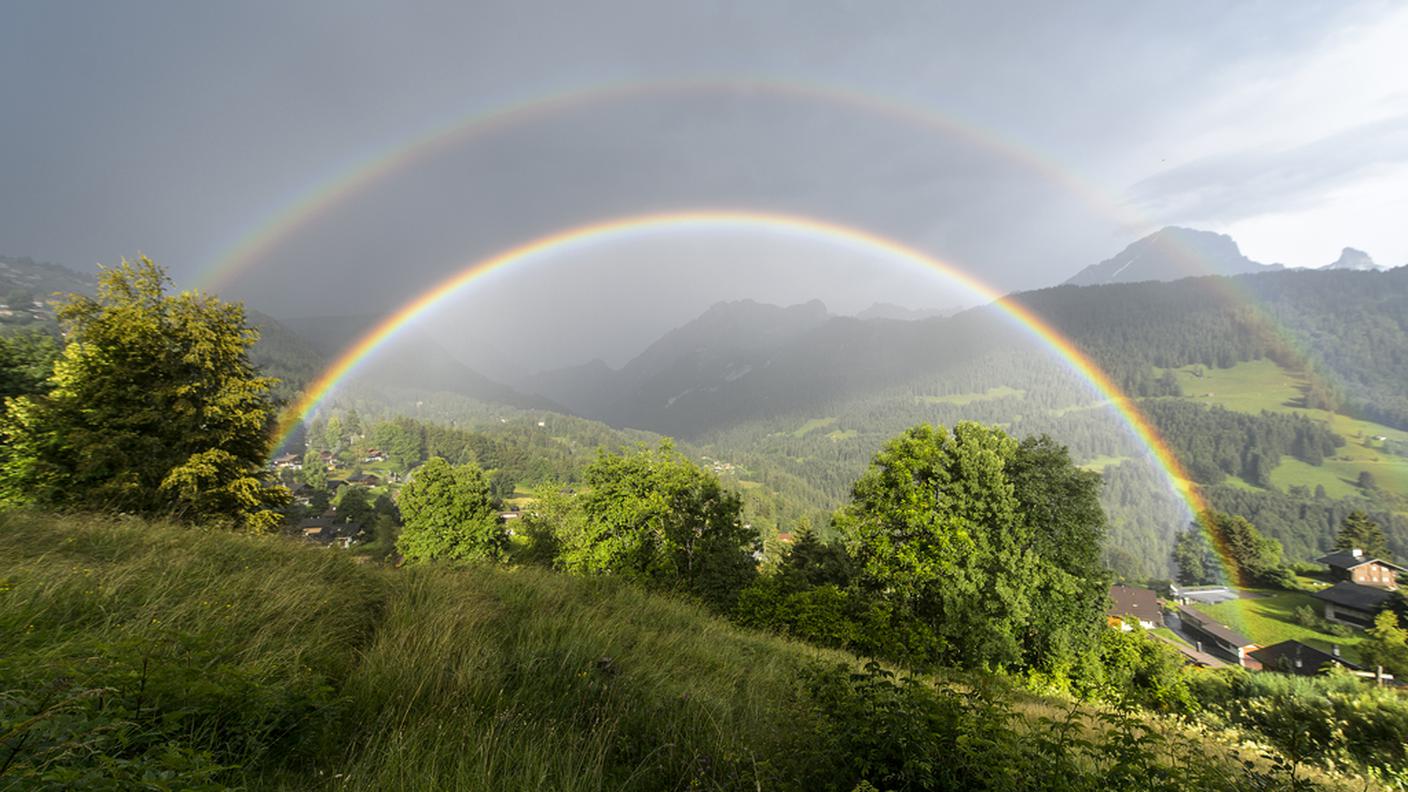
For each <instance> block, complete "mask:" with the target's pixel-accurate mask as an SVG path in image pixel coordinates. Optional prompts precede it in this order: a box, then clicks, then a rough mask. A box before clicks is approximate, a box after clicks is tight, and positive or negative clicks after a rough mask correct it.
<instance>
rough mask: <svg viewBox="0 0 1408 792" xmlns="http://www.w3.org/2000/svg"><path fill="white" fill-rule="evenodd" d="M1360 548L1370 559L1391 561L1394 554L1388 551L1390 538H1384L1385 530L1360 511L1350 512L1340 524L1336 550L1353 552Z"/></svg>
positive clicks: (1336, 538)
mask: <svg viewBox="0 0 1408 792" xmlns="http://www.w3.org/2000/svg"><path fill="white" fill-rule="evenodd" d="M1355 548H1358V549H1360V550H1363V551H1364V554H1365V555H1366V556H1368V557H1370V558H1382V559H1384V560H1391V559H1392V558H1393V556H1392V554H1390V553H1389V550H1388V537H1387V536H1384V529H1382V528H1380V527H1379V524H1378V523H1376V522H1374V521H1373V519H1371V518H1370V517H1369V515H1367V514H1365V513H1364V512H1362V511H1359V510H1358V509H1355V510H1354V511H1352V512H1350V513H1349V515H1348V516H1346V517H1345V518H1344V522H1343V523H1341V524H1340V530H1339V533H1338V534H1336V535H1335V549H1336V550H1353V549H1355Z"/></svg>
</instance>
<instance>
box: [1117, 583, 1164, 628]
mask: <svg viewBox="0 0 1408 792" xmlns="http://www.w3.org/2000/svg"><path fill="white" fill-rule="evenodd" d="M1105 617H1106V619H1107V620H1108V621H1109V623H1110V626H1111V627H1116V626H1117V627H1119V628H1120V629H1122V630H1129V629H1131V627H1130V625H1129V621H1131V620H1133V621H1137V622H1139V624H1140V626H1142V627H1143V628H1144V629H1146V630H1152V629H1154V628H1155V627H1162V626H1163V625H1164V609H1163V607H1162V606H1160V605H1159V595H1157V594H1155V593H1154V592H1153V591H1152V590H1151V589H1146V588H1135V587H1133V586H1121V585H1115V586H1111V587H1110V607H1109V608H1107V609H1106V610H1105Z"/></svg>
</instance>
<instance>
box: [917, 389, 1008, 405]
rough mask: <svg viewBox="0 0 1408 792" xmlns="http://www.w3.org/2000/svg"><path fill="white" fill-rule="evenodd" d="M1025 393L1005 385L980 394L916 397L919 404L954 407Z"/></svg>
mask: <svg viewBox="0 0 1408 792" xmlns="http://www.w3.org/2000/svg"><path fill="white" fill-rule="evenodd" d="M1026 395H1027V392H1026V391H1024V390H1021V389H1019V388H1011V387H1008V386H1006V385H998V386H997V387H995V388H988V389H987V390H985V391H983V392H982V393H950V394H948V395H946V396H918V397H916V398H917V399H918V401H919V403H920V404H952V405H954V406H956V407H962V406H964V405H968V404H972V403H973V402H980V401H993V400H995V399H1005V398H1007V397H1009V396H1015V397H1018V398H1020V397H1022V396H1026Z"/></svg>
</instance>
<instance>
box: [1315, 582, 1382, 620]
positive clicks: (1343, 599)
mask: <svg viewBox="0 0 1408 792" xmlns="http://www.w3.org/2000/svg"><path fill="white" fill-rule="evenodd" d="M1310 596H1312V597H1314V598H1316V599H1318V600H1320V602H1322V603H1324V606H1325V618H1326V619H1329V620H1330V621H1333V622H1339V623H1341V624H1349V625H1352V626H1355V627H1372V626H1373V624H1374V617H1375V616H1378V615H1379V611H1381V610H1383V609H1384V608H1387V607H1388V606H1389V605H1390V604H1391V603H1392V602H1393V600H1394V597H1395V594H1394V592H1392V591H1389V590H1388V589H1383V588H1377V587H1374V586H1362V585H1360V584H1358V583H1351V582H1349V581H1340V582H1339V583H1336V584H1335V585H1333V586H1331V587H1329V588H1327V589H1321V590H1320V591H1317V592H1315V593H1313V594H1311V595H1310Z"/></svg>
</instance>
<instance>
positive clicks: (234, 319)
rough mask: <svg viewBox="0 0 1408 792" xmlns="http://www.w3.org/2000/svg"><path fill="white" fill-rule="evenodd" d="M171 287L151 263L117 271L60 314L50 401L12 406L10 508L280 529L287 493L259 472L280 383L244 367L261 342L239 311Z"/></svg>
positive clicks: (7, 465) (8, 424)
mask: <svg viewBox="0 0 1408 792" xmlns="http://www.w3.org/2000/svg"><path fill="white" fill-rule="evenodd" d="M169 285H170V282H169V280H168V278H167V277H166V274H165V272H164V271H162V270H161V268H159V267H157V266H156V265H155V264H153V263H152V262H151V260H149V259H147V258H142V259H140V260H139V261H138V262H137V263H136V264H131V263H128V262H126V261H124V262H123V263H122V264H121V266H118V267H116V268H113V269H110V270H107V271H106V272H104V273H103V275H102V277H101V278H100V279H99V284H98V294H97V297H96V298H92V297H87V296H83V295H70V296H69V297H68V298H67V299H66V300H65V301H64V302H63V303H61V304H60V306H59V308H58V318H59V322H60V324H61V326H62V328H63V332H64V341H65V346H64V349H63V352H62V354H61V355H60V356H59V358H58V360H57V361H56V362H55V363H54V368H53V374H52V375H51V377H50V379H49V383H48V385H49V387H48V389H47V391H46V392H44V393H40V394H33V395H28V396H20V397H18V398H12V399H9V400H8V401H7V404H6V414H5V417H4V420H3V426H0V430H2V431H3V434H4V437H5V440H6V444H7V448H6V449H5V459H4V464H3V467H0V492H3V494H4V497H5V498H6V499H8V500H10V501H12V502H15V501H18V502H33V503H37V504H41V505H46V506H54V507H61V508H85V509H117V510H123V511H132V512H139V513H143V514H157V515H166V516H172V517H176V518H178V519H186V520H199V521H204V522H220V523H230V524H234V525H238V526H241V527H245V528H250V529H267V528H271V527H272V526H274V525H276V524H277V523H278V520H279V516H278V514H277V513H276V512H275V511H273V508H274V507H276V506H278V505H281V504H283V503H286V502H287V500H288V490H287V489H285V488H283V487H281V486H270V485H269V484H268V483H267V481H266V479H265V476H264V473H263V470H264V467H263V466H264V458H265V454H266V452H267V450H268V447H269V441H270V433H271V427H272V424H273V418H274V415H273V411H274V405H273V403H272V400H271V397H270V389H271V388H272V387H273V385H274V384H275V382H276V381H275V380H274V379H272V378H269V377H262V376H259V374H258V372H257V371H256V370H255V368H254V366H253V365H252V364H251V363H250V360H249V349H250V347H251V346H252V345H253V344H254V343H255V341H256V340H257V339H258V333H257V331H256V330H254V329H253V328H251V327H250V326H249V325H248V324H247V323H246V321H245V314H244V308H243V306H241V305H240V304H238V303H228V302H223V301H221V300H219V299H217V298H215V297H211V296H207V295H202V294H199V293H193V292H183V293H181V294H176V295H171V294H167V288H168V286H169Z"/></svg>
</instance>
